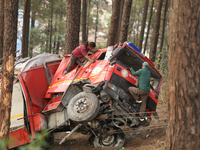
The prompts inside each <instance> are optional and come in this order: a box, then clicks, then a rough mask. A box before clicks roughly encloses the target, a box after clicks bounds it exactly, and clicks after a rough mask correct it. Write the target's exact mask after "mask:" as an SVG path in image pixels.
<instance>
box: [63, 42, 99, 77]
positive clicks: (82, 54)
mask: <svg viewBox="0 0 200 150" xmlns="http://www.w3.org/2000/svg"><path fill="white" fill-rule="evenodd" d="M95 47H96V44H95V43H94V42H86V43H85V44H83V45H80V46H78V47H76V48H75V49H74V50H73V51H72V53H71V58H70V63H69V65H68V67H67V69H66V70H65V72H64V74H67V73H68V72H70V71H71V68H72V66H73V65H74V64H75V63H77V64H78V65H80V66H81V65H82V61H84V60H86V59H87V60H88V61H90V62H92V63H94V62H95V60H94V59H91V58H90V57H89V56H88V52H89V51H91V52H92V50H93V49H94V48H95Z"/></svg>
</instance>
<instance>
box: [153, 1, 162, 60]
mask: <svg viewBox="0 0 200 150" xmlns="http://www.w3.org/2000/svg"><path fill="white" fill-rule="evenodd" d="M162 3H163V0H159V3H158V8H157V13H156V20H155V25H154V28H153V40H152V44H151V49H150V60H151V61H152V62H154V61H155V58H156V49H157V43H158V36H159V29H160V16H161V10H162Z"/></svg>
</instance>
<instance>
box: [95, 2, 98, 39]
mask: <svg viewBox="0 0 200 150" xmlns="http://www.w3.org/2000/svg"><path fill="white" fill-rule="evenodd" d="M96 5H97V15H96V29H95V38H94V41H95V43H96V42H97V30H98V22H99V1H98V0H96Z"/></svg>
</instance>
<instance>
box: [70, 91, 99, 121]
mask: <svg viewBox="0 0 200 150" xmlns="http://www.w3.org/2000/svg"><path fill="white" fill-rule="evenodd" d="M99 109H100V104H99V100H98V98H97V97H96V95H95V94H93V93H86V92H81V93H79V94H77V95H76V96H74V97H73V98H72V99H71V100H70V102H69V104H68V106H67V114H68V116H69V119H70V120H72V121H74V122H79V123H84V122H89V121H91V120H92V119H94V118H95V117H96V116H97V114H98V113H99Z"/></svg>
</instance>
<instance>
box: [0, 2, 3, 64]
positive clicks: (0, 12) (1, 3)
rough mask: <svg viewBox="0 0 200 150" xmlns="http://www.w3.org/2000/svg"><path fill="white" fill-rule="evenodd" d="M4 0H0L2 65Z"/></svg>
mask: <svg viewBox="0 0 200 150" xmlns="http://www.w3.org/2000/svg"><path fill="white" fill-rule="evenodd" d="M3 31H4V0H0V65H1V64H2V62H3Z"/></svg>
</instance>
